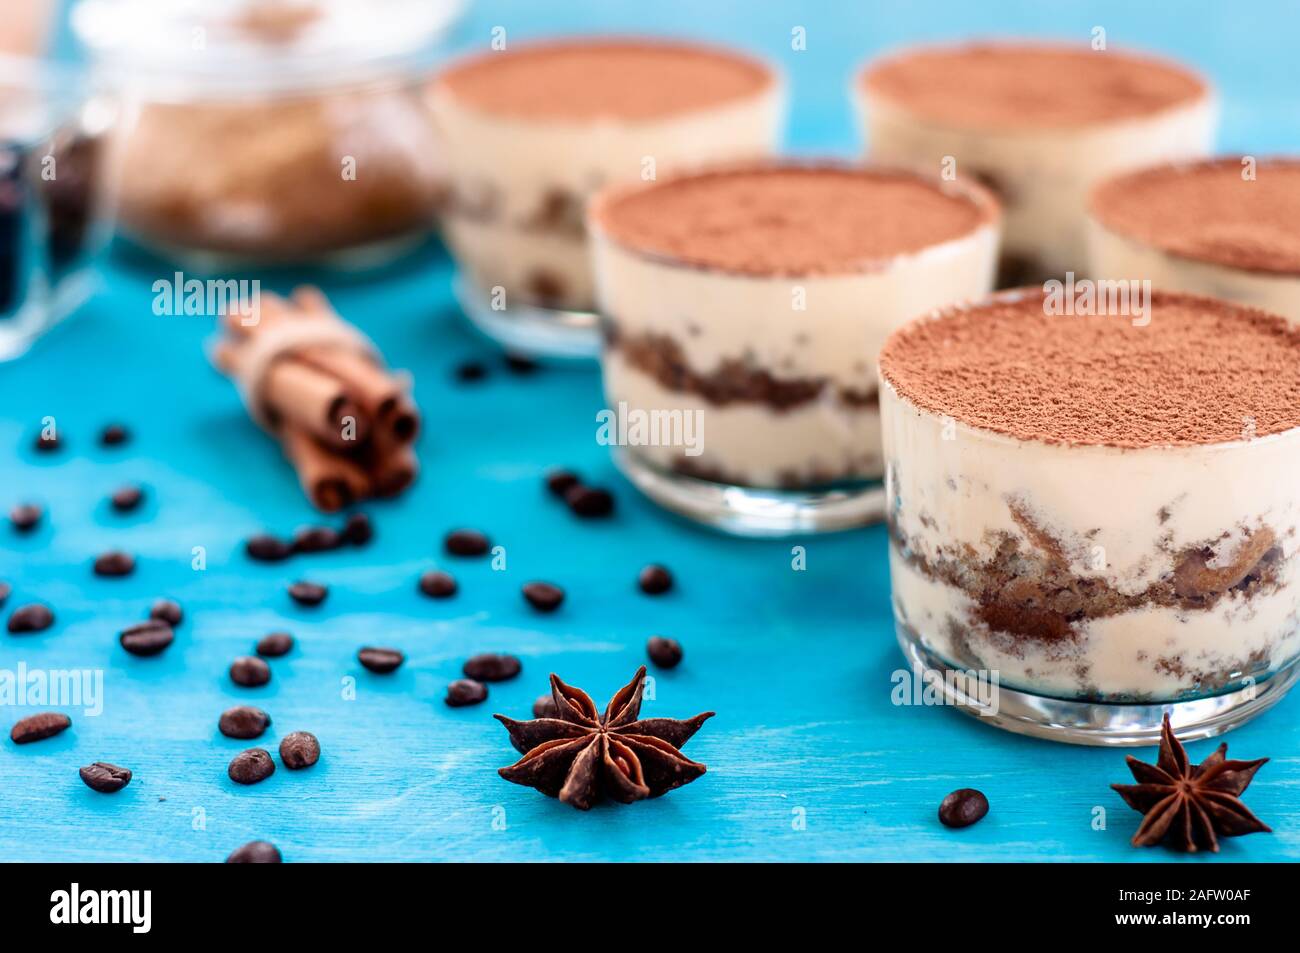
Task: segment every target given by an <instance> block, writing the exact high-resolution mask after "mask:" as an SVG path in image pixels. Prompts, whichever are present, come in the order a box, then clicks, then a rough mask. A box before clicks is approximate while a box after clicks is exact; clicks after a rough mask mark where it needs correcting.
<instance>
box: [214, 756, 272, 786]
mask: <svg viewBox="0 0 1300 953" xmlns="http://www.w3.org/2000/svg"><path fill="white" fill-rule="evenodd" d="M226 774H228V775H230V780H232V781H234V782H235V783H237V784H256V783H257V782H258V781H265V780H266V779H267V778H269V777H270V776H271V775H273V774H275V762H274V761H272V760H271V752H269V751H267V750H266V749H265V748H249V749H248V750H247V751H241V752H239V754H237V755H235V756H234V757H233V758H231V759H230V767H228V768H227V769H226Z"/></svg>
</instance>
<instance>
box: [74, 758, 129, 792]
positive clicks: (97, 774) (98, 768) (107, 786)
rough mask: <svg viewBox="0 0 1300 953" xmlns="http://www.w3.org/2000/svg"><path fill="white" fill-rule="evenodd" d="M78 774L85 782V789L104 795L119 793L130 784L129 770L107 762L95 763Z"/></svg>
mask: <svg viewBox="0 0 1300 953" xmlns="http://www.w3.org/2000/svg"><path fill="white" fill-rule="evenodd" d="M80 773H81V780H83V781H85V782H86V787H88V788H91V789H93V790H95V791H100V792H102V793H104V794H112V793H113V792H114V791H120V790H122V788H124V787H126V786H127V785H128V784H130V783H131V770H130V769H129V768H119V767H118V766H117V765H115V764H109V763H108V762H107V761H96V762H95V763H94V764H88V765H86V766H85V767H84V768H82V769H81V772H80Z"/></svg>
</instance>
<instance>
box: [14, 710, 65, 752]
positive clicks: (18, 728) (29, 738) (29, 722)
mask: <svg viewBox="0 0 1300 953" xmlns="http://www.w3.org/2000/svg"><path fill="white" fill-rule="evenodd" d="M71 727H72V719H71V718H69V717H68V716H67V715H65V714H63V713H62V712H57V711H43V712H41V713H40V714H39V715H29V716H28V717H26V718H24V719H23V720H22V721H20V722H18V723H17V724H15V725H14V726H13V727H12V728H11V729H9V738H10V740H11V741H13V743H14V744H16V745H25V744H31V743H32V742H33V741H43V740H44V739H46V738H53V737H54V736H55V735H57V734H58V733H59V732H61V731H66V730H67V729H68V728H71Z"/></svg>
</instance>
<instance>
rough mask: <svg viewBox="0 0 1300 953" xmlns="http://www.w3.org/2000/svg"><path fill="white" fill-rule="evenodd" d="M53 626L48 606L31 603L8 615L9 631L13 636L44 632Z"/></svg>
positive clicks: (51, 614)
mask: <svg viewBox="0 0 1300 953" xmlns="http://www.w3.org/2000/svg"><path fill="white" fill-rule="evenodd" d="M53 624H54V613H53V612H51V611H50V609H49V607H48V606H43V605H41V604H40V603H39V602H31V603H28V604H27V605H25V606H19V607H18V608H17V609H15V610H14V611H13V612H11V613H9V631H10V632H11V633H13V634H14V635H26V634H27V633H29V632H44V631H45V630H46V629H48V628H49V627H50V626H52V625H53Z"/></svg>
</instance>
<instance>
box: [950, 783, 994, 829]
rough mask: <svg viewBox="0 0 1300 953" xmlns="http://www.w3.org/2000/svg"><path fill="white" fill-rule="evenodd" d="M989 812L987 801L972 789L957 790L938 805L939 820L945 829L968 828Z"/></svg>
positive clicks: (981, 793) (981, 794) (980, 793)
mask: <svg viewBox="0 0 1300 953" xmlns="http://www.w3.org/2000/svg"><path fill="white" fill-rule="evenodd" d="M988 812H989V799H988V798H986V797H985V796H984V794H983V792H980V791H977V790H975V789H974V788H958V789H957V790H956V791H953V792H952V793H951V794H949V795H948V796H947V797H946V798H944V799H943V803H942V804H940V805H939V820H940V821H942V822H943V824H944V826H946V827H970V826H971V825H972V824H974V823H975V822H976V821H978V820H979V819H980V818H982V817H983V816H984V815H985V814H987V813H988Z"/></svg>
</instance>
